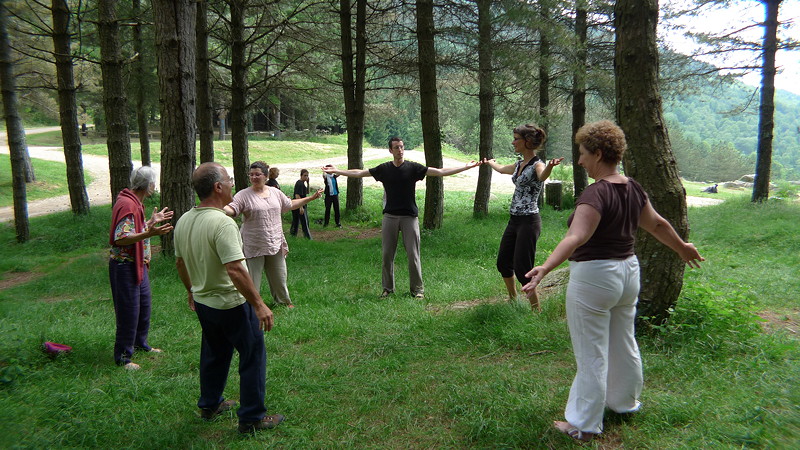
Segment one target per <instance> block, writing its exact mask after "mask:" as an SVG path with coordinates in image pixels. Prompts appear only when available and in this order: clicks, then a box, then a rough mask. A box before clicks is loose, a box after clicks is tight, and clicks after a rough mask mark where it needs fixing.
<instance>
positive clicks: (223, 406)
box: [200, 400, 236, 420]
mask: <svg viewBox="0 0 800 450" xmlns="http://www.w3.org/2000/svg"><path fill="white" fill-rule="evenodd" d="M234 406H236V400H225V401H224V402H222V403H220V404H219V405H217V409H201V410H200V418H201V419H203V420H214V419H216V418H217V416H219V415H220V414H222V413H224V412H225V411H230V409H231V408H233V407H234Z"/></svg>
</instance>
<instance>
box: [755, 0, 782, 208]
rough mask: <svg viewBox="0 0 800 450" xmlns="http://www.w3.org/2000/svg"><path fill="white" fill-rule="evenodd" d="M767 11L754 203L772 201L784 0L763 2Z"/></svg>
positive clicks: (765, 0) (762, 0) (764, 0)
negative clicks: (780, 22)
mask: <svg viewBox="0 0 800 450" xmlns="http://www.w3.org/2000/svg"><path fill="white" fill-rule="evenodd" d="M761 2H762V3H764V6H765V7H766V20H765V21H764V44H763V46H764V48H763V66H762V67H761V104H760V105H759V107H758V159H757V160H756V179H755V181H754V183H753V198H752V201H753V202H763V201H764V200H767V199H768V198H769V180H770V172H771V170H772V137H773V134H772V133H773V129H774V128H775V53H777V51H778V9H779V8H780V6H781V0H761Z"/></svg>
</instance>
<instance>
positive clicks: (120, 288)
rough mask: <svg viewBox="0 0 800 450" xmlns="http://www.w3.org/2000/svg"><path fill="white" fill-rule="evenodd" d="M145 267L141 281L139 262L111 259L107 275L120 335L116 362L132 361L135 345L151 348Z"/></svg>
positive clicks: (145, 348)
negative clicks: (138, 271)
mask: <svg viewBox="0 0 800 450" xmlns="http://www.w3.org/2000/svg"><path fill="white" fill-rule="evenodd" d="M147 272H148V270H147V266H145V267H144V273H143V274H142V282H141V283H138V284H137V283H136V264H135V263H133V262H119V261H114V260H113V259H111V260H109V261H108V278H109V281H110V282H111V298H112V299H113V300H114V313H115V315H116V319H117V335H116V338H115V339H114V361H115V362H116V363H117V364H120V365H122V364H127V363H129V362H131V356H133V350H134V348H142V349H144V350H150V346H149V345H148V344H147V334H148V333H149V331H150V307H151V302H152V300H151V295H150V278H149V276H148V273H147Z"/></svg>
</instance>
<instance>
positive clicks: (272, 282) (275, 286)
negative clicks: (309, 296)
mask: <svg viewBox="0 0 800 450" xmlns="http://www.w3.org/2000/svg"><path fill="white" fill-rule="evenodd" d="M245 262H247V270H248V271H249V272H250V278H252V279H253V284H254V285H255V287H256V289H257V290H258V291H259V292H261V272H262V271H264V272H266V273H267V281H268V282H269V292H270V294H272V299H273V300H275V302H277V303H282V304H284V305H289V304H291V303H292V299H291V298H289V288H288V287H287V286H286V276H287V275H286V257H285V256H283V253H282V252H280V251H278V253H276V254H274V255H265V256H257V257H255V258H247V259H246V260H245Z"/></svg>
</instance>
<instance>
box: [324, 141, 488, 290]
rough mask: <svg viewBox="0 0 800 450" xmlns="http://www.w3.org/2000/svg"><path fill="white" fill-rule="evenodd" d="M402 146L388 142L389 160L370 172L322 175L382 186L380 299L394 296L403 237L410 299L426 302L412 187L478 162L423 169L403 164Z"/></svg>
mask: <svg viewBox="0 0 800 450" xmlns="http://www.w3.org/2000/svg"><path fill="white" fill-rule="evenodd" d="M405 150H406V147H405V144H403V140H402V139H400V138H398V137H393V138H391V139H389V152H390V153H391V154H392V160H391V161H387V162H385V163H383V164H381V165H379V166H376V167H373V168H372V169H369V170H366V169H347V170H340V169H337V168H336V167H333V166H326V167H323V168H322V171H323V172H325V173H329V174H331V175H344V176H346V177H356V178H364V177H368V176H371V177H373V178H375V179H376V180H378V181H380V182H381V183H383V190H384V206H383V222H382V224H381V246H382V249H381V255H382V260H383V263H382V268H381V284H382V285H383V293H381V295H380V297H381V298H386V297H388V296H389V295H390V294H392V293H393V292H394V256H395V254H396V253H397V240H398V237H399V236H400V233H403V244H404V245H405V248H406V256H407V257H408V276H409V281H410V284H411V286H410V288H411V295H413V296H414V298H417V299H423V298H425V294H424V292H425V286H424V284H423V282H422V264H421V263H420V258H419V249H420V240H419V220H418V219H417V215H418V212H419V210H418V209H417V202H416V199H415V195H416V194H415V187H416V184H417V181H420V180H422V179H423V178H425V176H426V175H427V176H431V177H446V176H449V175H455V174H457V173H460V172H463V171H465V170H468V169H471V168H473V167H477V166H479V165H480V164H481V163H480V162H475V161H471V162H470V163H468V164H466V165H464V166H462V167H452V168H448V169H439V168H437V167H426V166H423V165H422V164H419V163H416V162H413V161H406V160H405V158H404V154H405Z"/></svg>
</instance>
